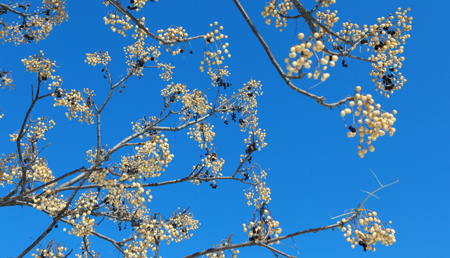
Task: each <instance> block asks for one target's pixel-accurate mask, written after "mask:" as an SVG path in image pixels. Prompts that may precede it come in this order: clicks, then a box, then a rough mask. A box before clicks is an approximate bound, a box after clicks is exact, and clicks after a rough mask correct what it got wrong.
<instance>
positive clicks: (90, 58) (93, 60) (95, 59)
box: [84, 51, 111, 66]
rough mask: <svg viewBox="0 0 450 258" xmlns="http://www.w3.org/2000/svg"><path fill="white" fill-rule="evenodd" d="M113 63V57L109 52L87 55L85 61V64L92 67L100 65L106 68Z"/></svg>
mask: <svg viewBox="0 0 450 258" xmlns="http://www.w3.org/2000/svg"><path fill="white" fill-rule="evenodd" d="M109 61H111V57H110V56H109V54H108V51H106V52H105V53H102V51H100V52H95V53H93V54H89V53H86V60H84V62H85V63H88V64H90V65H92V66H96V65H97V64H98V63H101V64H103V65H104V66H106V65H107V64H108V62H109Z"/></svg>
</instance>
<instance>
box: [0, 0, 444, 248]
mask: <svg viewBox="0 0 450 258" xmlns="http://www.w3.org/2000/svg"><path fill="white" fill-rule="evenodd" d="M3 2H6V1H3ZM34 2H36V1H34ZM123 2H124V5H125V2H127V1H123ZM302 2H304V4H305V6H307V7H311V6H313V5H314V3H313V2H314V1H310V2H312V3H307V2H308V1H302ZM337 2H338V3H337V4H336V5H333V6H332V10H334V9H336V10H338V11H339V12H338V16H339V17H340V21H339V24H340V23H341V22H344V21H348V20H351V21H352V22H355V23H358V24H360V25H363V24H372V23H375V22H376V18H378V17H381V16H385V17H387V16H388V15H389V13H391V12H395V11H396V9H397V7H399V6H400V7H402V8H407V7H410V8H411V9H412V10H411V12H409V15H410V16H412V17H414V20H413V24H412V26H413V29H412V31H411V32H410V34H411V38H410V39H408V40H407V42H406V45H405V52H404V54H403V56H405V58H406V60H405V62H404V64H403V68H402V72H403V75H404V76H405V77H406V78H407V80H408V81H407V83H406V84H405V86H404V87H403V88H402V89H401V90H399V91H397V92H395V94H393V95H392V96H391V98H390V99H386V98H385V97H383V96H380V95H378V93H376V92H375V91H374V89H375V86H374V83H373V82H371V80H370V76H369V72H370V71H371V66H370V65H369V64H368V63H364V62H359V61H356V60H349V61H348V62H347V63H348V66H349V67H348V68H345V69H344V68H342V67H340V66H339V65H338V66H336V67H335V68H330V69H329V72H330V74H331V77H330V79H328V80H327V81H326V82H325V83H322V84H320V85H319V86H317V87H315V88H314V89H312V90H311V92H312V93H314V94H316V95H323V96H325V97H326V98H327V100H328V102H335V101H338V100H340V99H342V98H344V97H346V96H347V95H351V94H353V93H354V89H355V87H356V86H358V85H360V86H361V87H362V88H363V91H364V92H365V93H370V94H372V95H373V96H374V98H375V100H376V101H377V102H379V103H381V105H382V107H383V109H385V110H393V109H396V110H397V111H398V114H397V115H396V118H397V121H396V123H395V128H396V129H397V131H396V133H395V134H394V136H393V137H389V136H384V137H381V138H379V140H377V141H376V143H375V144H374V145H375V148H376V150H375V152H374V153H369V154H367V155H366V156H365V157H364V158H363V159H361V158H359V156H358V155H357V145H358V139H357V138H352V139H349V138H347V136H346V133H347V129H346V127H345V125H344V123H343V121H342V117H341V116H340V114H339V110H338V109H333V110H329V109H327V108H324V107H321V106H319V105H318V104H317V103H316V101H315V100H313V99H309V98H307V97H305V96H303V95H300V94H298V93H296V92H294V91H293V90H291V89H290V88H289V87H288V86H287V85H286V84H285V83H284V81H283V80H282V79H281V78H280V76H279V75H278V73H277V71H276V69H275V68H274V67H273V66H272V64H271V63H270V60H269V59H268V57H267V56H266V54H265V52H264V51H263V48H262V46H261V45H260V44H259V42H258V41H257V40H256V37H255V36H254V35H253V33H252V32H251V30H250V28H249V27H248V25H247V24H246V23H245V21H244V19H243V17H242V16H241V15H240V13H239V12H238V9H237V8H236V6H235V5H234V3H233V1H231V0H230V1H206V0H197V1H176V2H175V1H168V0H160V1H159V2H157V3H151V2H150V1H148V3H147V4H146V7H145V8H144V10H143V11H142V14H144V15H145V17H146V26H147V27H148V28H149V29H150V30H151V31H153V32H156V31H157V30H158V29H166V28H167V27H169V26H171V25H176V26H183V28H185V29H186V31H187V32H188V33H189V35H190V36H194V35H197V34H204V33H205V32H208V31H209V30H210V27H209V24H210V23H213V22H214V21H217V22H219V25H222V26H224V33H225V34H227V35H229V38H228V42H229V44H230V47H229V50H230V53H231V54H232V57H231V58H230V59H228V60H226V61H225V62H226V64H227V65H228V66H229V70H230V72H231V76H230V77H229V80H230V82H232V83H233V86H232V87H231V88H228V89H227V90H226V91H227V92H228V93H231V92H233V91H237V89H238V87H240V86H241V85H242V84H243V83H246V82H247V81H248V80H250V78H254V79H255V80H259V81H261V83H262V84H263V91H264V94H263V96H261V97H260V98H259V99H258V115H259V118H260V120H259V124H260V126H261V127H262V128H264V129H266V132H267V137H266V142H267V143H268V146H267V147H266V148H265V149H263V150H262V151H261V152H257V153H256V154H255V155H254V157H253V160H254V161H257V162H258V163H259V164H260V165H261V167H262V168H264V169H267V170H268V178H267V184H268V186H269V187H270V188H271V191H272V201H271V202H270V204H269V207H270V210H271V212H272V214H273V215H274V217H275V218H276V220H278V221H280V227H281V228H282V229H283V234H285V233H286V234H288V233H292V232H295V231H299V230H304V229H308V228H313V227H320V226H325V225H329V224H333V223H335V222H336V220H331V219H330V215H331V216H337V215H340V214H342V213H344V212H345V211H346V210H347V209H351V208H356V207H357V206H358V204H359V203H360V202H362V201H363V200H364V199H365V198H366V196H367V194H366V193H364V192H362V191H361V190H364V191H373V190H376V189H377V188H378V183H377V181H376V179H375V178H374V176H373V175H372V173H371V171H370V170H372V171H373V172H374V173H376V175H377V176H378V178H379V180H380V181H381V182H382V183H384V184H388V183H391V182H394V181H395V180H397V179H398V178H399V177H401V178H400V182H399V183H397V184H395V185H393V186H390V187H388V188H386V189H383V190H382V191H380V192H378V193H377V196H378V197H379V198H380V199H376V198H371V199H370V200H369V201H368V202H367V203H366V204H365V207H366V208H368V209H371V210H375V211H377V212H378V215H379V218H380V219H381V220H382V221H393V224H392V227H393V228H394V229H395V230H396V232H397V233H396V238H397V242H396V243H395V244H394V245H392V246H389V247H384V246H381V245H380V244H379V245H377V252H375V253H371V252H367V253H364V255H367V256H371V257H374V256H382V257H447V256H448V250H446V248H445V247H446V246H448V240H449V238H448V234H447V232H448V231H449V230H450V226H449V223H448V221H447V216H448V214H449V213H450V208H449V204H450V203H449V193H448V185H449V183H450V175H449V172H450V159H449V154H450V152H449V145H450V136H449V133H448V132H449V128H450V122H449V121H450V116H449V112H448V96H449V95H450V90H449V87H448V80H447V76H448V72H449V69H450V66H449V65H448V60H450V56H449V54H448V51H447V50H446V47H445V44H446V43H447V42H449V40H450V37H449V34H448V33H447V32H446V31H447V28H446V27H444V26H445V24H446V17H447V16H448V10H449V9H450V4H449V3H448V2H447V1H398V0H396V1H393V0H389V1H388V0H379V1H376V2H372V1H354V0H353V1H352V0H347V1H343V0H340V1H337ZM33 4H34V3H33ZM264 4H265V1H242V5H243V6H244V8H246V11H247V13H248V14H249V16H250V17H251V18H252V20H253V22H254V24H255V26H256V28H257V29H258V30H259V31H260V33H261V35H262V36H263V37H264V39H265V40H266V41H267V43H268V44H269V47H270V49H271V50H272V51H273V54H274V55H275V56H276V58H277V60H278V61H279V62H280V63H282V62H283V61H282V60H283V59H284V58H285V57H286V56H287V54H288V51H289V48H290V47H291V46H292V45H293V44H295V43H296V42H297V41H298V40H297V39H296V35H297V34H298V33H299V32H304V33H305V34H307V33H309V31H308V28H307V26H306V25H305V24H303V21H300V20H299V22H298V23H297V24H295V22H290V23H289V26H288V28H286V29H285V30H284V31H283V32H278V31H277V29H275V28H274V26H273V25H272V26H267V25H266V24H265V23H264V19H263V17H262V16H261V12H262V11H263V8H264ZM67 11H68V12H69V17H70V18H69V20H68V21H67V22H64V23H62V25H61V26H58V27H55V28H54V30H53V31H52V32H51V33H50V35H49V36H48V38H47V39H46V40H44V41H41V42H39V43H38V44H35V43H32V44H28V45H21V46H14V45H13V44H4V45H1V46H0V52H1V57H0V69H5V70H8V71H9V70H11V71H13V78H14V81H15V85H16V87H15V89H14V90H13V91H8V90H6V89H4V90H1V91H0V107H1V111H2V113H4V114H5V117H4V118H2V119H1V120H0V124H1V127H0V136H1V137H0V146H1V152H2V153H9V152H11V151H14V146H15V144H14V143H11V142H10V141H9V134H11V133H13V132H15V131H16V130H18V129H19V128H20V125H21V121H22V119H23V117H24V115H25V112H26V110H27V109H28V107H29V103H30V85H31V84H36V83H37V82H36V79H35V75H34V74H30V73H26V72H25V68H24V66H23V65H22V63H21V59H22V58H25V57H28V56H30V55H34V54H38V53H39V50H43V51H44V53H45V56H46V57H48V58H50V59H51V60H56V61H57V65H58V66H59V67H58V68H57V72H56V74H58V75H60V76H61V77H63V80H64V84H63V87H64V88H67V89H71V88H75V89H79V90H82V89H83V88H84V87H89V88H90V89H93V90H95V92H96V93H97V96H96V97H97V98H98V99H99V100H100V99H102V98H104V97H105V94H107V91H108V89H109V88H108V83H107V82H106V80H104V79H103V74H102V73H101V71H100V70H101V67H99V66H96V67H92V66H90V65H87V64H85V63H84V60H85V54H86V53H93V52H95V51H98V50H100V49H101V50H102V51H108V52H109V54H110V56H111V58H112V61H111V62H110V64H109V67H110V71H111V73H112V74H113V77H114V78H115V79H118V78H119V77H120V76H121V75H123V74H125V69H126V65H125V63H124V60H125V59H124V53H123V47H124V46H126V45H129V44H131V43H132V40H133V39H132V38H131V37H130V36H128V37H126V38H123V37H122V36H120V35H118V34H117V33H112V32H111V30H110V29H109V26H105V25H104V21H103V16H105V15H107V14H108V13H109V12H114V11H115V8H114V7H105V6H104V5H102V4H101V1H68V4H67ZM140 15H141V12H140V13H139V14H138V15H137V17H138V18H139V17H140ZM148 41H149V42H151V40H150V39H148ZM191 44H192V50H193V54H189V53H188V52H186V53H185V54H184V55H178V56H176V57H172V56H169V55H167V54H166V53H165V52H163V56H162V59H161V60H163V59H164V61H165V62H170V63H171V64H172V65H174V66H175V67H176V68H175V69H174V76H173V81H174V82H180V83H186V84H187V85H188V87H189V88H190V89H194V88H199V89H201V90H206V89H207V88H211V84H210V81H209V77H208V75H207V74H205V73H201V72H200V71H199V69H198V66H199V63H200V60H201V59H202V58H203V50H204V47H205V46H204V44H205V43H204V40H197V41H193V42H192V43H191ZM187 48H189V49H190V46H187ZM159 73H160V71H156V70H151V69H150V70H148V71H147V72H146V73H145V74H144V76H143V77H142V78H141V79H140V80H138V79H137V78H133V79H130V80H128V84H127V87H126V89H125V91H124V93H123V94H114V96H113V98H112V100H111V103H110V104H109V106H108V107H107V109H106V111H105V113H104V116H103V118H102V121H103V128H104V131H103V134H104V135H103V139H102V140H103V143H107V144H108V145H109V146H113V145H114V144H115V143H117V142H118V141H120V140H122V139H123V138H124V137H126V136H128V135H129V134H131V133H132V131H131V124H130V123H131V122H132V121H136V120H138V119H140V118H142V116H144V115H145V116H152V115H155V112H157V111H158V110H160V108H161V107H162V103H163V102H162V98H161V97H160V95H159V92H160V90H161V89H162V88H163V87H164V86H165V85H166V84H167V82H163V81H162V80H161V79H159V76H158V74H159ZM316 83H317V82H316V81H313V80H308V79H304V80H300V81H296V82H295V84H296V85H297V86H298V87H301V88H302V89H307V88H309V87H311V86H313V85H315V84H316ZM65 111H66V110H65V109H64V108H62V107H57V108H53V107H52V101H50V100H47V101H43V102H42V103H40V104H39V105H38V106H36V108H35V111H34V112H35V113H34V114H33V116H34V117H38V116H44V115H48V116H50V117H52V118H53V119H54V120H55V122H56V126H55V128H54V129H52V130H51V131H50V132H49V133H48V137H47V142H48V143H51V144H50V145H49V146H48V147H47V148H46V149H45V150H44V152H43V156H45V157H46V158H47V160H48V161H49V167H50V168H51V169H52V170H53V171H54V172H55V174H56V175H57V176H58V175H62V174H63V173H65V172H68V171H72V170H73V169H76V168H79V167H81V166H86V167H87V166H88V165H89V164H88V163H87V162H86V159H85V157H86V155H85V153H86V151H87V150H88V149H91V148H92V147H93V146H94V145H95V127H94V126H93V125H91V126H87V125H86V124H83V125H81V124H80V123H78V122H76V121H69V120H68V119H67V118H66V117H65V115H64V112H65ZM213 121H215V122H216V127H215V131H216V141H217V153H218V155H219V156H221V157H224V159H225V160H226V165H225V168H224V169H225V174H227V171H228V172H229V171H234V169H235V167H236V164H237V162H238V158H239V155H240V154H241V153H243V151H244V150H245V145H244V143H243V139H244V138H245V137H246V134H243V133H240V132H239V128H238V125H237V124H234V123H231V124H230V125H228V126H226V125H225V124H223V122H221V121H220V120H219V119H216V120H213ZM174 125H176V121H168V122H167V126H174ZM186 132H187V131H181V132H177V133H166V135H167V137H168V138H169V143H170V145H171V152H172V153H174V154H175V158H174V160H173V162H172V163H173V164H171V165H170V167H169V168H168V169H167V171H166V172H164V173H163V175H162V176H161V177H160V178H159V179H157V180H160V181H165V180H170V179H176V178H180V177H184V176H186V175H187V174H189V172H188V171H189V169H191V168H192V165H193V164H195V163H196V162H197V159H198V155H200V154H201V153H202V151H200V149H199V148H198V147H197V144H196V143H195V142H194V141H192V140H190V139H189V136H187V135H186ZM130 151H132V150H130ZM124 154H126V152H124ZM117 157H118V155H116V158H117ZM227 169H228V170H227ZM9 189H10V188H9V186H6V187H5V188H1V189H0V196H4V195H6V194H7V192H8V191H9ZM243 189H247V186H246V185H243V184H239V183H236V182H219V185H218V187H217V189H215V190H214V189H211V187H209V186H208V185H206V184H202V185H200V186H194V185H192V184H191V183H184V184H178V185H170V186H164V187H158V188H153V189H152V192H153V196H154V198H153V201H152V202H151V204H150V206H151V208H152V209H154V210H156V211H158V212H161V213H165V214H167V215H168V216H170V214H171V213H172V212H173V211H175V210H176V209H177V207H180V208H187V207H190V209H191V210H192V212H193V214H194V216H195V217H196V218H197V219H199V220H200V223H201V226H200V228H199V229H198V230H196V231H195V232H194V237H193V238H192V239H190V240H184V241H182V242H181V243H179V244H175V243H172V244H171V245H169V246H166V245H162V247H161V251H160V254H161V255H162V256H163V257H182V256H184V255H188V254H191V253H193V252H196V251H201V250H204V249H207V248H210V247H212V245H213V244H217V243H219V242H220V240H222V239H224V238H227V237H228V236H229V235H230V234H231V233H233V238H232V242H233V243H239V242H243V241H247V240H248V237H247V236H246V234H245V233H243V231H242V223H246V222H247V223H248V220H249V219H251V218H252V216H253V211H254V209H253V208H252V207H248V206H247V204H246V199H245V197H244V195H243V192H242V190H243ZM50 223H51V219H50V217H48V216H46V215H45V214H42V213H39V212H36V211H34V210H33V209H31V208H28V207H23V208H21V207H6V208H2V209H1V210H0V228H1V230H0V232H1V234H0V242H1V244H0V257H15V256H17V255H18V254H19V253H20V252H22V250H23V249H25V248H26V247H27V246H28V245H29V244H31V243H32V242H33V240H32V239H35V238H37V237H38V236H39V235H40V234H41V233H42V232H43V230H44V229H45V228H46V227H47V226H48V225H49V224H50ZM63 227H64V226H63V225H62V224H60V226H59V228H58V229H54V230H53V231H52V232H51V233H50V234H49V235H48V238H52V239H54V240H55V241H61V242H64V243H66V244H67V245H68V247H69V249H70V248H74V252H75V253H78V249H77V248H78V246H79V244H80V242H81V240H80V239H78V238H76V237H74V236H68V235H67V233H64V232H62V228H63ZM113 227H114V230H112V229H108V228H107V227H103V228H100V230H102V231H101V232H102V233H105V234H110V235H111V236H113V237H115V238H117V239H121V238H123V237H127V236H128V235H129V234H130V233H131V231H130V230H129V229H127V231H125V232H124V231H122V232H120V234H119V232H118V231H117V228H115V227H117V225H114V226H113ZM91 239H92V242H93V244H94V245H93V247H94V249H95V250H99V251H101V252H102V254H103V257H116V256H117V251H115V250H114V247H113V246H112V245H111V244H110V243H108V242H104V241H102V240H100V239H97V238H95V237H92V238H91ZM283 243H284V244H280V245H279V246H278V247H279V248H280V249H281V250H283V251H285V252H287V253H289V254H291V255H297V256H298V257H360V256H361V255H363V254H362V253H363V250H362V249H361V248H359V247H357V248H355V249H354V250H353V249H351V247H350V245H349V244H348V243H347V242H346V241H345V238H344V237H343V236H342V233H341V232H340V231H334V232H333V231H323V232H320V233H317V234H312V233H311V234H307V235H302V236H299V237H296V238H295V244H294V242H292V241H291V240H286V241H284V242H283ZM295 246H297V248H298V251H299V254H297V250H296V249H295ZM257 256H258V257H273V255H272V254H271V252H269V251H268V250H266V249H264V248H262V247H251V248H244V249H242V250H241V255H240V256H238V257H257ZM71 257H72V256H71Z"/></svg>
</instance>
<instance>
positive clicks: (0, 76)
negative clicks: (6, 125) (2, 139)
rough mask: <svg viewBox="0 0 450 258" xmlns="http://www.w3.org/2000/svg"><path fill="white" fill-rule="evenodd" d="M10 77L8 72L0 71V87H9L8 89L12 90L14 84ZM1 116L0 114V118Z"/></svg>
mask: <svg viewBox="0 0 450 258" xmlns="http://www.w3.org/2000/svg"><path fill="white" fill-rule="evenodd" d="M12 83H13V79H12V76H11V74H10V73H9V72H4V71H0V87H1V88H2V89H4V88H5V87H6V86H9V89H10V90H12V89H13V88H14V84H12ZM1 116H2V114H0V118H1Z"/></svg>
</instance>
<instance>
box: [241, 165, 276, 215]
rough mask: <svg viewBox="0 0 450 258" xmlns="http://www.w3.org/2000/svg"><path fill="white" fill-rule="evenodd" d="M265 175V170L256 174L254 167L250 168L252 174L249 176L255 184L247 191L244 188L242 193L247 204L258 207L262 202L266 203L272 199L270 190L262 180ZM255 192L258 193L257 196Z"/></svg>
mask: <svg viewBox="0 0 450 258" xmlns="http://www.w3.org/2000/svg"><path fill="white" fill-rule="evenodd" d="M266 177H267V172H266V171H265V170H261V173H260V175H258V174H257V173H256V172H255V170H254V169H253V170H252V175H251V176H250V177H249V178H251V179H252V181H253V184H254V185H255V186H254V187H252V189H250V190H249V191H246V190H244V195H245V198H246V199H247V205H248V206H250V205H252V204H253V205H254V206H255V207H257V208H259V207H261V206H262V205H263V204H267V203H269V202H270V201H271V200H272V198H270V194H271V190H270V188H269V187H267V185H266V183H265V182H264V181H263V180H265V179H266ZM255 192H256V193H258V195H257V196H255Z"/></svg>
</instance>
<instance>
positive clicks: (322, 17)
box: [316, 10, 339, 37]
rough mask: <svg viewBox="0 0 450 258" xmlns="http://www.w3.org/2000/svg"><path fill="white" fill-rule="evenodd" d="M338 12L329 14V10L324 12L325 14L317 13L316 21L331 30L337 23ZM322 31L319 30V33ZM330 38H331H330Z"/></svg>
mask: <svg viewBox="0 0 450 258" xmlns="http://www.w3.org/2000/svg"><path fill="white" fill-rule="evenodd" d="M337 13H338V11H337V10H336V11H334V12H331V11H330V10H326V11H325V12H321V11H317V12H316V17H317V21H318V22H320V23H322V24H323V25H325V26H327V27H329V28H331V27H333V26H334V24H335V23H336V22H338V21H339V17H337ZM321 32H322V31H320V30H319V33H321ZM330 37H331V36H330Z"/></svg>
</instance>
